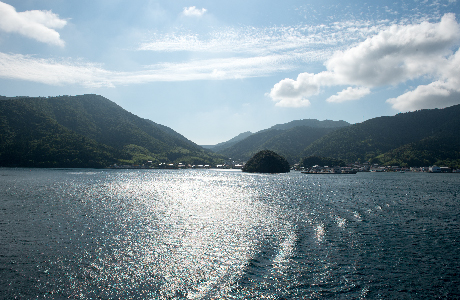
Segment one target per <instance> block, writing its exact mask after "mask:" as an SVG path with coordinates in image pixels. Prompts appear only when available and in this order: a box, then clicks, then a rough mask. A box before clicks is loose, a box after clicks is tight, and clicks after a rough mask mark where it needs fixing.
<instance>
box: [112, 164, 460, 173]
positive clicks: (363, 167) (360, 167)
mask: <svg viewBox="0 0 460 300" xmlns="http://www.w3.org/2000/svg"><path fill="white" fill-rule="evenodd" d="M244 164H245V162H235V161H228V162H225V163H224V164H219V165H208V164H206V165H191V164H183V163H176V164H174V163H160V164H158V165H155V164H153V163H152V162H151V161H148V162H146V163H145V164H142V165H117V164H114V165H112V166H111V167H110V168H111V169H171V170H176V169H237V170H241V169H242V168H243V167H244ZM291 170H293V171H301V172H304V173H312V174H313V173H314V174H316V173H321V174H323V173H332V174H355V173H358V172H401V173H404V172H423V173H460V169H455V168H450V167H438V166H435V165H433V166H429V167H400V166H380V165H379V164H371V163H368V162H365V163H359V162H355V163H354V164H350V165H348V166H346V167H338V166H318V165H316V166H313V167H311V168H304V167H302V166H300V164H295V165H294V166H292V168H291Z"/></svg>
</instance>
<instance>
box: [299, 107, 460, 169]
mask: <svg viewBox="0 0 460 300" xmlns="http://www.w3.org/2000/svg"><path fill="white" fill-rule="evenodd" d="M459 116H460V105H455V106H451V107H448V108H444V109H424V110H419V111H415V112H408V113H400V114H397V115H395V116H391V117H379V118H374V119H371V120H367V121H365V122H362V123H359V124H354V125H351V126H348V127H345V128H341V129H338V130H336V131H334V132H331V133H329V134H328V135H326V136H324V137H322V138H321V139H318V140H317V141H315V142H314V143H312V144H311V145H309V146H308V147H307V148H306V149H305V151H304V152H303V156H305V157H308V156H320V157H332V158H336V159H341V160H344V161H345V162H348V163H351V162H355V161H361V162H364V161H371V162H377V163H381V164H384V165H402V166H428V165H431V164H434V163H437V164H444V165H445V164H453V165H452V166H460V138H459V132H460V118H459Z"/></svg>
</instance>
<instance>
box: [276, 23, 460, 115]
mask: <svg viewBox="0 0 460 300" xmlns="http://www.w3.org/2000/svg"><path fill="white" fill-rule="evenodd" d="M459 42H460V26H459V24H458V23H457V22H456V20H455V15H454V14H446V15H444V16H443V17H442V19H441V21H440V22H439V23H429V22H422V23H420V24H416V25H392V26H390V27H389V28H388V29H386V30H383V31H381V32H379V33H378V34H376V35H374V36H372V37H370V38H367V39H366V40H365V41H363V42H361V43H359V44H358V45H357V46H355V47H352V48H350V49H348V50H345V51H337V52H335V54H334V55H333V56H332V57H331V58H329V59H328V60H327V61H326V62H325V64H324V65H325V67H326V71H323V72H320V73H317V74H310V73H302V74H300V75H299V76H298V77H297V79H296V80H293V79H289V78H286V79H284V80H281V81H280V82H278V83H277V84H275V85H274V87H273V88H272V89H271V91H270V93H269V96H270V97H271V98H272V99H273V101H275V102H276V105H279V106H291V107H299V106H308V105H310V101H309V100H308V98H309V97H311V96H313V95H317V94H319V93H320V91H321V88H322V87H331V86H348V87H347V88H346V89H344V90H343V91H342V92H339V93H338V94H337V95H334V96H331V97H329V98H328V99H327V101H328V102H343V101H348V100H355V99H359V98H361V97H364V96H365V95H368V94H369V93H370V91H371V89H372V88H375V87H381V86H386V85H397V84H399V83H403V82H407V81H408V80H412V79H417V78H421V77H427V78H432V79H434V81H433V82H432V83H431V84H429V85H426V86H419V87H417V88H416V89H415V90H413V91H409V92H407V93H405V94H403V95H401V96H399V97H397V98H394V99H389V100H388V103H390V104H391V105H392V107H393V108H394V109H398V110H400V111H408V110H415V109H420V108H426V107H427V106H434V107H439V106H445V105H451V104H453V103H459V102H460V100H459V99H458V98H457V100H455V97H456V95H458V94H459V93H460V85H459V83H460V54H459V51H458V45H459ZM453 49H457V52H455V53H454V52H453Z"/></svg>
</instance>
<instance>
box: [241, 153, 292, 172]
mask: <svg viewBox="0 0 460 300" xmlns="http://www.w3.org/2000/svg"><path fill="white" fill-rule="evenodd" d="M289 171H290V167H289V163H288V161H287V160H286V159H285V158H284V157H282V156H281V155H278V154H277V153H275V152H273V151H270V150H262V151H259V152H257V153H256V154H255V155H254V156H253V157H252V158H251V159H250V160H248V162H247V163H246V164H245V165H244V167H243V172H249V173H287V172H289Z"/></svg>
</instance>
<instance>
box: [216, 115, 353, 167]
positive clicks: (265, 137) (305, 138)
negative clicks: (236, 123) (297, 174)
mask: <svg viewBox="0 0 460 300" xmlns="http://www.w3.org/2000/svg"><path fill="white" fill-rule="evenodd" d="M349 125H350V124H349V123H347V122H345V121H329V120H326V121H318V120H297V121H292V122H289V123H286V124H278V125H275V126H272V127H270V128H268V129H264V130H261V131H259V132H257V133H254V134H252V135H250V136H248V137H247V138H245V139H243V140H241V141H239V142H237V143H235V144H234V145H233V146H230V147H228V148H224V149H222V150H219V151H216V152H217V153H219V154H222V155H224V156H226V157H228V158H232V159H233V160H240V161H246V160H248V159H249V158H251V157H252V156H253V155H254V154H256V153H257V152H259V151H261V150H271V151H275V152H277V153H278V154H280V155H282V156H284V157H285V158H286V159H287V160H288V161H289V163H291V164H294V163H297V162H298V161H299V160H300V159H301V158H302V153H303V150H304V149H305V148H306V147H307V146H308V145H310V144H311V143H312V142H314V141H316V140H317V139H319V138H321V137H323V136H324V135H326V134H328V133H330V132H332V131H334V130H336V129H337V128H340V127H343V126H349ZM212 150H214V151H215V149H212Z"/></svg>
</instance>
